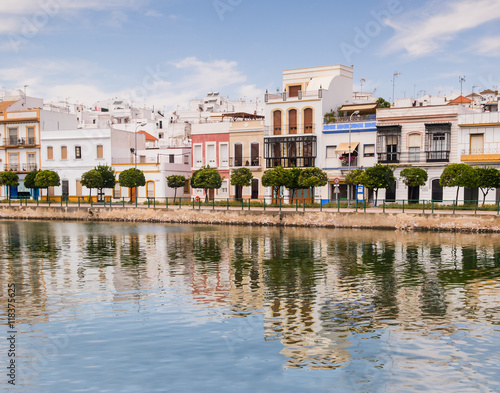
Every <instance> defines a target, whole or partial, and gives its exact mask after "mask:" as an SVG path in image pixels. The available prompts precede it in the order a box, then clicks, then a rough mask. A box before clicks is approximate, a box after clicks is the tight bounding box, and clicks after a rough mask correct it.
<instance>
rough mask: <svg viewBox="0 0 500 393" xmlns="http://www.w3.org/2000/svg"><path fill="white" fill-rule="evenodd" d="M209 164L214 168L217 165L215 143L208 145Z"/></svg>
mask: <svg viewBox="0 0 500 393" xmlns="http://www.w3.org/2000/svg"><path fill="white" fill-rule="evenodd" d="M207 164H208V165H209V166H210V167H211V168H214V167H216V166H217V164H216V161H215V145H214V144H211V145H207Z"/></svg>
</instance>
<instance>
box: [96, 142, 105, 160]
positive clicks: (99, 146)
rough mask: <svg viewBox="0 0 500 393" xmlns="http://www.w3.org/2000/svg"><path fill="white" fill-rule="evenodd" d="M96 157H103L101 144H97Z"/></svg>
mask: <svg viewBox="0 0 500 393" xmlns="http://www.w3.org/2000/svg"><path fill="white" fill-rule="evenodd" d="M97 158H104V152H103V147H102V145H97Z"/></svg>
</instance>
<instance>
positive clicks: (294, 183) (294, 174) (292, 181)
mask: <svg viewBox="0 0 500 393" xmlns="http://www.w3.org/2000/svg"><path fill="white" fill-rule="evenodd" d="M285 171H286V172H287V175H288V176H287V178H286V180H287V181H286V184H285V187H286V188H288V189H289V190H290V197H291V201H290V202H291V203H293V198H294V197H295V194H296V192H297V190H300V189H303V188H307V187H303V186H302V185H300V183H299V179H300V176H301V174H302V171H303V170H302V169H301V168H297V167H293V168H292V169H285Z"/></svg>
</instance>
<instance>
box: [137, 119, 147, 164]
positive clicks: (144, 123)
mask: <svg viewBox="0 0 500 393" xmlns="http://www.w3.org/2000/svg"><path fill="white" fill-rule="evenodd" d="M146 124H147V123H146V122H143V123H139V124H137V125H136V126H135V148H134V156H135V157H134V164H135V165H134V167H135V169H137V129H138V128H139V127H144V126H145V125H146Z"/></svg>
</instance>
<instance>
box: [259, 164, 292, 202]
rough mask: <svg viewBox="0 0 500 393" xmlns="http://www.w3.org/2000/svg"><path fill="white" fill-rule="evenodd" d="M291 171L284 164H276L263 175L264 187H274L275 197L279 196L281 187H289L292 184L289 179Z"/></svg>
mask: <svg viewBox="0 0 500 393" xmlns="http://www.w3.org/2000/svg"><path fill="white" fill-rule="evenodd" d="M289 176H290V174H289V171H288V170H286V169H283V167H282V166H276V167H274V168H272V169H268V170H266V171H264V174H263V175H262V185H263V186H264V187H272V188H273V199H277V198H278V197H279V189H280V188H281V187H287V186H288V185H289V184H290V181H289V179H288V178H289Z"/></svg>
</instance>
